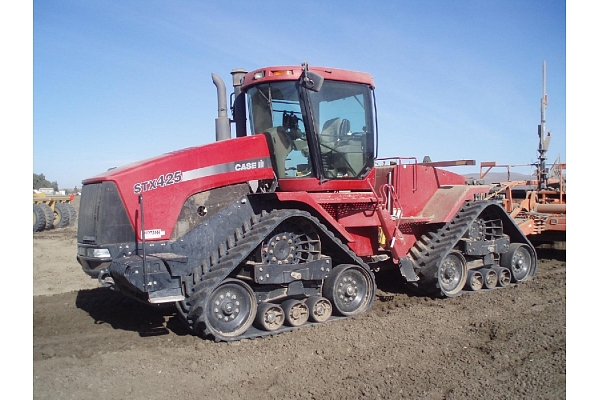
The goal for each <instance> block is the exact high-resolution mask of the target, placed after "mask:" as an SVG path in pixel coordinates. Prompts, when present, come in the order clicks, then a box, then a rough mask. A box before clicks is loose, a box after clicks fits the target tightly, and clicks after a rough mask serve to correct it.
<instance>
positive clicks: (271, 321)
mask: <svg viewBox="0 0 600 400" xmlns="http://www.w3.org/2000/svg"><path fill="white" fill-rule="evenodd" d="M284 321H285V315H284V313H283V309H282V308H281V307H280V306H278V305H277V304H271V303H262V304H261V305H259V306H258V308H257V309H256V318H255V320H254V325H255V326H256V327H257V328H259V329H262V330H265V331H276V330H277V329H279V328H281V326H282V325H283V322H284Z"/></svg>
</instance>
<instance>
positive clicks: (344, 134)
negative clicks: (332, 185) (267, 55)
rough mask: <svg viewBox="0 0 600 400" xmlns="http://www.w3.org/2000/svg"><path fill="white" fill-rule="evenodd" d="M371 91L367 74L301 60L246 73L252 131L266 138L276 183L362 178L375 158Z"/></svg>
mask: <svg viewBox="0 0 600 400" xmlns="http://www.w3.org/2000/svg"><path fill="white" fill-rule="evenodd" d="M373 89H374V84H373V79H372V77H371V76H370V75H369V74H366V73H357V72H350V71H344V70H336V69H326V68H318V67H315V68H311V70H310V71H309V70H308V66H307V65H306V64H304V65H303V66H302V67H271V68H266V69H261V70H257V71H254V72H250V73H248V74H246V76H245V78H244V83H243V85H242V91H244V92H245V93H246V97H247V102H248V112H249V120H250V129H251V134H253V135H257V134H264V135H266V136H267V142H268V143H269V147H270V150H271V155H272V164H273V168H274V170H275V173H276V175H277V178H278V179H279V181H280V182H282V181H284V180H288V179H289V180H295V181H296V182H295V183H296V184H299V183H301V181H302V180H306V183H307V184H309V185H311V186H312V184H314V183H315V182H316V183H323V182H326V181H330V180H361V179H364V178H365V176H366V175H367V174H368V172H369V171H370V170H371V169H372V168H373V166H374V160H375V141H376V140H375V138H376V132H375V127H376V123H375V111H374V110H375V107H374V105H375V101H374V96H373ZM309 181H310V182H309ZM295 186H298V185H295Z"/></svg>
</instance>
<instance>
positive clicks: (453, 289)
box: [438, 251, 467, 297]
mask: <svg viewBox="0 0 600 400" xmlns="http://www.w3.org/2000/svg"><path fill="white" fill-rule="evenodd" d="M466 282H467V262H466V260H465V258H464V257H463V255H462V254H461V253H459V252H457V251H451V252H450V253H449V254H448V255H447V256H446V257H445V258H444V259H443V260H442V262H441V263H440V266H439V267H438V284H439V288H440V290H441V291H442V294H443V295H444V296H446V297H455V296H458V295H459V294H460V292H461V291H462V289H463V287H464V286H465V283H466Z"/></svg>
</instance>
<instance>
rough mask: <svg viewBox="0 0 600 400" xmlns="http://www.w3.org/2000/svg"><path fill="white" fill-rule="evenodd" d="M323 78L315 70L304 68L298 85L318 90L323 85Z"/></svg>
mask: <svg viewBox="0 0 600 400" xmlns="http://www.w3.org/2000/svg"><path fill="white" fill-rule="evenodd" d="M324 81H325V78H323V77H322V76H321V75H319V74H317V73H316V72H312V71H307V70H305V71H304V73H303V74H302V76H301V77H300V86H302V87H305V88H306V89H308V90H312V91H313V92H318V91H319V90H321V87H323V82H324Z"/></svg>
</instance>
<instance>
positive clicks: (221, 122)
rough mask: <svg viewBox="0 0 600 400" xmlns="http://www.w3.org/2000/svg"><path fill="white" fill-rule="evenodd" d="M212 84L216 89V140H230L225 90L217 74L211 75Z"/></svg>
mask: <svg viewBox="0 0 600 400" xmlns="http://www.w3.org/2000/svg"><path fill="white" fill-rule="evenodd" d="M211 76H212V80H213V83H214V84H215V86H216V87H217V97H218V106H219V114H218V117H217V119H216V120H215V131H216V140H217V142H218V141H220V140H227V139H231V126H230V125H229V117H227V89H226V88H225V83H224V82H223V79H221V77H220V76H219V75H217V74H211Z"/></svg>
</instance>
